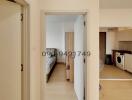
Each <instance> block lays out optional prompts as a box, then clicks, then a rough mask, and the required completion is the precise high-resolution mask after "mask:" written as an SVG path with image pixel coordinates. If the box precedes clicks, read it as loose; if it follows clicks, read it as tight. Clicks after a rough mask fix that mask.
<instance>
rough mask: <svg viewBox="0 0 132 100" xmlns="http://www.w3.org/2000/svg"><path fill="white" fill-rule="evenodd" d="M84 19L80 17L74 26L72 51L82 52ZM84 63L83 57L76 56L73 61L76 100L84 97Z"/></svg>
mask: <svg viewBox="0 0 132 100" xmlns="http://www.w3.org/2000/svg"><path fill="white" fill-rule="evenodd" d="M83 23H84V17H83V16H82V15H80V16H79V17H78V18H77V20H76V23H75V26H74V30H75V33H74V50H75V51H81V52H83V51H84V49H83V48H84V47H83V46H84V44H83V39H84V37H83V36H84V35H83V34H84V24H83ZM83 68H84V63H83V56H82V55H80V56H76V57H75V59H74V88H75V92H76V95H77V97H78V100H83V97H84V76H83V74H84V69H83Z"/></svg>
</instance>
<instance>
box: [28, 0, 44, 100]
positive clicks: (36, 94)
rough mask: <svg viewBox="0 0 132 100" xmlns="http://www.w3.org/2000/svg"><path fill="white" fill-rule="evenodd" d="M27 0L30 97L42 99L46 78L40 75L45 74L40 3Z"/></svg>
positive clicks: (36, 0)
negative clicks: (28, 7)
mask: <svg viewBox="0 0 132 100" xmlns="http://www.w3.org/2000/svg"><path fill="white" fill-rule="evenodd" d="M25 1H27V3H28V4H29V6H30V13H29V16H30V17H29V21H30V23H29V27H30V99H31V100H41V98H43V90H44V85H43V84H44V83H43V80H44V79H43V78H42V77H40V75H41V74H43V72H42V71H41V70H42V69H41V67H40V66H41V64H40V62H41V59H40V58H41V57H40V54H41V52H42V51H41V48H40V43H41V42H40V41H41V36H40V5H39V4H40V3H39V0H25ZM40 73H41V74H40ZM43 76H44V75H43ZM41 83H42V84H41ZM41 93H42V94H41Z"/></svg>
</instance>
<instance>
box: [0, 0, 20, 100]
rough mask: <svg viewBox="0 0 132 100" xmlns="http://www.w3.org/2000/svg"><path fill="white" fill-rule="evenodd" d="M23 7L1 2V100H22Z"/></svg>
mask: <svg viewBox="0 0 132 100" xmlns="http://www.w3.org/2000/svg"><path fill="white" fill-rule="evenodd" d="M20 15H21V7H20V6H19V5H17V4H15V3H10V2H7V1H6V0H5V1H3V2H1V1H0V100H21V20H20V19H21V16H20Z"/></svg>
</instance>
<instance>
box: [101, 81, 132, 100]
mask: <svg viewBox="0 0 132 100" xmlns="http://www.w3.org/2000/svg"><path fill="white" fill-rule="evenodd" d="M100 84H101V86H102V89H101V91H100V100H132V81H118V80H114V81H111V80H103V81H100Z"/></svg>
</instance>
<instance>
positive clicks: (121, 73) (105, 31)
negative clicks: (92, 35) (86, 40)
mask: <svg viewBox="0 0 132 100" xmlns="http://www.w3.org/2000/svg"><path fill="white" fill-rule="evenodd" d="M131 33H132V28H131V27H100V33H99V36H100V100H106V99H111V100H115V99H116V100H120V99H122V98H123V100H127V99H131V98H132V96H131V95H129V92H131V91H132V87H131V85H132V34H131ZM113 89H114V90H113Z"/></svg>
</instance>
